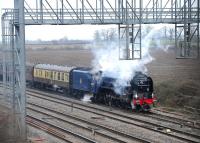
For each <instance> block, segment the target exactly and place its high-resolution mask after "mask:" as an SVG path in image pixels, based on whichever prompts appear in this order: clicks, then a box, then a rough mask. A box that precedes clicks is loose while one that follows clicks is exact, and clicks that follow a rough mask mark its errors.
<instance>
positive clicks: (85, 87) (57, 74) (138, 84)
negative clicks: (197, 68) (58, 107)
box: [26, 64, 156, 111]
mask: <svg viewBox="0 0 200 143" xmlns="http://www.w3.org/2000/svg"><path fill="white" fill-rule="evenodd" d="M119 81H120V80H119V79H118V78H113V77H109V76H105V74H103V72H101V71H99V72H95V73H94V72H93V70H92V69H91V68H87V67H71V66H58V65H49V64H36V65H27V66H26V82H27V85H28V86H33V87H37V88H51V89H54V90H56V91H61V92H64V93H65V95H66V96H70V97H74V98H78V99H81V98H83V97H84V95H85V94H90V95H91V101H92V102H93V103H103V104H106V105H110V106H119V107H122V108H127V109H132V110H136V111H149V110H150V109H151V107H152V106H153V105H154V103H155V102H156V97H155V96H154V94H153V80H152V79H151V77H149V76H147V75H145V74H143V73H141V72H136V73H135V75H134V76H133V78H132V79H130V81H129V82H128V83H127V84H126V85H124V86H116V85H115V84H116V82H119Z"/></svg>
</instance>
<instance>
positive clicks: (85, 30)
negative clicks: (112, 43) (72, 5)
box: [0, 0, 117, 40]
mask: <svg viewBox="0 0 200 143" xmlns="http://www.w3.org/2000/svg"><path fill="white" fill-rule="evenodd" d="M13 1H14V0H0V9H2V8H13ZM33 1H34V0H33ZM2 13H3V11H2V10H1V15H2ZM0 27H1V19H0ZM108 28H117V25H98V26H97V25H65V26H61V25H59V26H53V25H45V26H43V25H38V26H25V34H26V35H25V37H26V40H38V39H40V40H56V39H60V38H63V37H67V38H68V39H78V40H92V39H93V38H94V32H95V31H96V30H102V29H108ZM0 34H1V31H0ZM0 39H1V38H0Z"/></svg>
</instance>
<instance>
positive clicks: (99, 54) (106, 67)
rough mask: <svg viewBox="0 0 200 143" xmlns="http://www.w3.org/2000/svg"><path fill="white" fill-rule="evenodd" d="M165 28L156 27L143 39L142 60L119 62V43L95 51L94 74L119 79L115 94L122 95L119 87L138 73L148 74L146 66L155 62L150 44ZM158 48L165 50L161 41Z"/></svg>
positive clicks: (114, 42) (126, 83)
mask: <svg viewBox="0 0 200 143" xmlns="http://www.w3.org/2000/svg"><path fill="white" fill-rule="evenodd" d="M163 27H164V25H163V26H162V25H161V26H155V27H154V28H152V29H151V30H150V31H149V33H148V34H147V35H146V36H145V37H144V38H143V39H142V59H140V60H119V47H118V42H117V41H113V42H108V43H106V44H105V45H104V48H99V49H94V50H93V54H94V57H95V58H94V60H93V61H92V65H93V68H94V72H95V71H102V73H103V76H109V77H113V78H117V81H116V82H115V92H117V93H120V92H121V89H120V88H119V87H123V86H127V85H128V84H129V81H130V80H131V79H132V78H133V76H134V74H135V72H136V71H141V72H142V73H147V72H148V70H147V68H146V65H147V64H148V63H150V62H152V61H153V60H154V58H153V57H152V56H151V55H150V53H149V49H150V43H151V42H152V38H155V36H157V35H159V34H160V30H161V29H162V28H163ZM144 28H145V27H144ZM156 47H160V48H163V46H162V45H161V44H160V42H159V39H158V40H156ZM164 50H165V49H164Z"/></svg>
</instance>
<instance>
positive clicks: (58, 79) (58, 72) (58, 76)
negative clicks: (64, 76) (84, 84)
mask: <svg viewBox="0 0 200 143" xmlns="http://www.w3.org/2000/svg"><path fill="white" fill-rule="evenodd" d="M58 80H60V73H59V72H58Z"/></svg>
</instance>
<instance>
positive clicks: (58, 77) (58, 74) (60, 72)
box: [33, 64, 74, 92]
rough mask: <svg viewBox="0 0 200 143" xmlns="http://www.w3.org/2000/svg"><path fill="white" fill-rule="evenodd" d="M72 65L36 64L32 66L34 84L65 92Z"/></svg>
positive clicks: (67, 87)
mask: <svg viewBox="0 0 200 143" xmlns="http://www.w3.org/2000/svg"><path fill="white" fill-rule="evenodd" d="M73 68H74V67H68V66H57V65H49V64H37V65H35V66H34V68H33V77H34V78H33V81H34V86H37V87H43V88H54V89H55V90H57V91H58V90H62V91H64V92H67V91H68V89H69V73H70V71H71V70H72V69H73Z"/></svg>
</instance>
